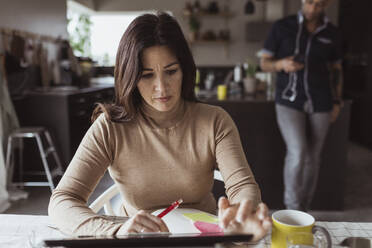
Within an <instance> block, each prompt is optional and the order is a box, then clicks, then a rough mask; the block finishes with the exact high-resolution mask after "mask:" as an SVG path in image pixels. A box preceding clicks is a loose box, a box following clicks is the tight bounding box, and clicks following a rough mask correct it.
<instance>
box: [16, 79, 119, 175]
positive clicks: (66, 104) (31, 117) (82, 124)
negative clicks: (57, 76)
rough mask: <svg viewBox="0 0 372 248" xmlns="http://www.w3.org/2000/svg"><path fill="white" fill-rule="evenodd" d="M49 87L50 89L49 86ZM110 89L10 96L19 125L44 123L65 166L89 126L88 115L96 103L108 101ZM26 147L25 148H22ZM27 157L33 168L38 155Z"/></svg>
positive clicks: (40, 124) (39, 124)
mask: <svg viewBox="0 0 372 248" xmlns="http://www.w3.org/2000/svg"><path fill="white" fill-rule="evenodd" d="M51 89H53V88H51ZM113 98H114V88H113V87H112V86H111V87H89V88H84V89H78V90H73V91H57V90H50V91H48V90H47V91H39V92H38V91H34V92H30V93H28V94H27V95H25V96H24V97H23V98H21V99H14V100H13V102H14V106H15V109H16V112H17V115H18V118H19V120H20V123H21V126H44V127H46V128H48V129H49V130H50V132H51V135H52V136H53V139H54V143H55V146H56V149H57V152H58V154H59V156H60V158H61V161H62V165H63V167H64V168H66V167H67V166H68V164H69V162H70V160H71V159H72V157H73V156H74V154H75V151H76V149H77V148H78V146H79V144H80V142H81V140H82V138H83V136H84V134H85V133H86V131H87V130H88V129H89V127H90V124H91V122H90V117H91V114H92V111H93V109H94V106H95V103H97V102H111V101H112V100H113ZM26 148H27V147H26ZM30 153H31V154H27V153H26V156H29V157H31V159H30V160H27V158H26V159H25V161H32V162H31V164H28V165H25V168H27V167H30V168H31V169H32V168H34V167H36V165H35V164H36V163H37V161H39V158H36V157H32V156H33V153H34V152H30Z"/></svg>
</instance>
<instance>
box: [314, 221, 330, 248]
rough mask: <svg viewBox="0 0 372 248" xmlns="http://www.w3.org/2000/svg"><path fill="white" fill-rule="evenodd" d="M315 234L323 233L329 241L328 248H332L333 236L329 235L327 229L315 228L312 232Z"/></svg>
mask: <svg viewBox="0 0 372 248" xmlns="http://www.w3.org/2000/svg"><path fill="white" fill-rule="evenodd" d="M311 231H312V233H313V234H315V233H316V232H318V231H319V232H321V233H323V234H324V236H325V237H326V239H327V248H332V239H331V235H330V234H329V232H328V231H327V229H325V228H324V227H322V226H313V229H312V230H311Z"/></svg>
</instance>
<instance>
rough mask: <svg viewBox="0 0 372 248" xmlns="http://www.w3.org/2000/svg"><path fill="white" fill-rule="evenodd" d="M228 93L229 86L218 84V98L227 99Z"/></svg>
mask: <svg viewBox="0 0 372 248" xmlns="http://www.w3.org/2000/svg"><path fill="white" fill-rule="evenodd" d="M226 95H227V86H226V85H224V84H220V85H218V86H217V98H218V100H225V99H226Z"/></svg>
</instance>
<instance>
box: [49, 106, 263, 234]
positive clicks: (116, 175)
mask: <svg viewBox="0 0 372 248" xmlns="http://www.w3.org/2000/svg"><path fill="white" fill-rule="evenodd" d="M247 138H249V137H247ZM216 168H218V169H219V170H220V171H221V174H222V177H223V179H224V182H225V187H226V194H227V196H228V198H229V199H230V201H232V202H233V203H236V202H239V201H240V200H242V199H251V200H253V201H254V202H255V203H256V204H257V203H258V202H260V200H261V198H260V190H259V188H258V186H257V184H256V182H255V180H254V177H253V175H252V172H251V170H250V168H249V166H248V163H247V160H246V158H245V155H244V152H243V149H242V146H241V142H240V137H239V133H238V130H237V128H236V126H235V124H234V122H233V121H232V119H231V118H230V116H229V115H228V114H227V113H226V112H225V111H224V110H222V109H221V108H220V107H216V106H210V105H206V104H202V103H191V102H184V101H181V102H180V104H178V105H177V106H176V107H175V108H174V109H173V110H171V111H168V112H159V111H156V110H155V109H154V108H152V107H151V106H149V105H147V104H144V105H143V106H142V107H141V111H140V113H139V114H138V115H137V117H136V118H135V119H134V120H132V121H130V122H125V123H113V122H110V121H109V120H107V119H106V118H105V117H104V115H103V114H101V115H100V116H99V118H98V119H97V120H96V121H95V122H94V123H93V124H92V126H91V127H90V129H89V130H88V132H87V133H86V135H85V137H84V138H83V140H82V142H81V144H80V146H79V148H78V150H77V151H76V154H75V156H74V157H73V159H72V161H71V163H70V165H69V166H68V168H67V170H66V173H65V174H64V176H63V178H62V179H61V181H60V183H59V184H58V186H57V188H56V190H54V192H53V194H52V197H51V200H50V204H49V215H50V217H51V218H52V221H53V222H54V224H55V225H56V226H57V227H58V228H59V229H60V230H61V231H63V232H65V233H68V234H74V235H88V234H95V235H101V234H107V235H111V234H115V233H116V231H117V230H118V229H119V228H120V227H121V225H122V223H114V222H112V221H110V220H108V219H105V218H104V217H101V216H98V215H97V214H95V213H93V212H92V211H91V209H90V208H88V207H87V206H86V203H87V200H88V198H89V196H90V194H91V193H92V191H93V190H94V188H95V187H96V185H97V183H98V182H99V180H100V179H101V177H102V176H103V175H104V173H105V171H106V170H107V169H108V170H109V172H110V175H111V177H112V178H113V180H114V181H115V183H116V184H117V185H118V187H119V189H120V192H121V195H122V197H123V199H124V202H123V206H122V212H123V215H125V216H132V215H134V214H135V213H136V212H137V211H138V210H141V209H143V210H148V211H153V210H155V209H159V208H163V207H167V206H168V205H169V204H170V203H172V202H173V201H175V200H177V199H179V198H182V199H183V200H184V203H183V204H182V205H181V207H188V208H196V209H200V210H203V211H207V212H210V213H215V212H216V201H215V199H214V197H213V195H212V194H211V189H212V186H213V170H214V169H216Z"/></svg>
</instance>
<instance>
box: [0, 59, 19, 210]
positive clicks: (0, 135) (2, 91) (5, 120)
mask: <svg viewBox="0 0 372 248" xmlns="http://www.w3.org/2000/svg"><path fill="white" fill-rule="evenodd" d="M3 68H4V66H3V57H2V56H0V141H1V142H0V144H1V147H0V213H1V212H4V211H5V210H6V209H7V208H8V207H9V206H10V204H9V201H8V199H9V195H8V192H7V190H6V170H5V156H4V155H5V151H6V145H7V140H8V136H9V134H10V133H11V132H12V131H13V130H15V129H16V128H18V127H19V122H18V118H17V115H16V112H15V110H14V107H13V103H12V101H11V99H10V96H9V92H8V87H7V84H6V80H5V77H4V73H3Z"/></svg>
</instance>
